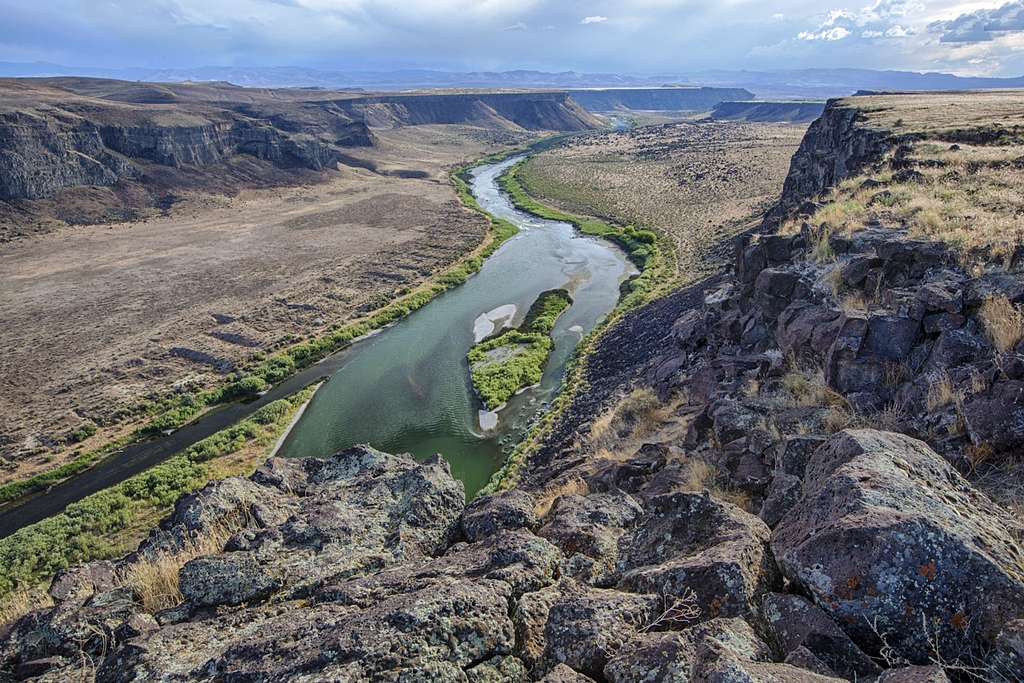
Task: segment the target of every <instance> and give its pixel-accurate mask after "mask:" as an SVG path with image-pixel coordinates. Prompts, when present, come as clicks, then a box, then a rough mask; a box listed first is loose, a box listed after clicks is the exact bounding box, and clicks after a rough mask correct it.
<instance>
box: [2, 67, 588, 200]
mask: <svg viewBox="0 0 1024 683" xmlns="http://www.w3.org/2000/svg"><path fill="white" fill-rule="evenodd" d="M31 83H32V86H31V88H29V87H28V86H26V85H25V84H24V83H23V82H17V81H0V92H2V93H5V96H7V95H9V96H10V97H9V98H8V99H9V101H8V102H6V103H4V105H2V106H0V200H18V199H42V198H47V197H53V196H54V195H56V194H57V193H58V192H60V191H61V190H65V189H68V188H75V187H81V186H90V185H93V186H111V185H114V184H116V183H117V182H119V181H122V180H131V179H136V180H145V177H146V174H147V166H148V165H150V164H154V165H157V166H165V167H171V168H183V167H204V166H210V165H213V164H218V163H221V162H223V161H225V160H227V159H229V158H230V157H232V156H233V155H238V154H244V155H249V156H253V157H256V158H257V159H261V160H266V161H269V162H271V163H272V164H274V165H275V166H277V167H280V168H285V169H289V168H299V169H310V170H314V171H322V170H324V169H329V168H332V167H334V166H336V165H337V164H338V163H344V162H347V161H349V160H350V157H349V156H348V153H347V152H346V150H347V149H348V148H352V147H368V146H372V145H373V143H374V139H373V135H372V133H371V132H370V128H371V127H379V128H393V127H397V126H409V125H423V124H466V125H474V126H482V127H486V128H492V129H499V130H507V129H516V130H553V131H580V130H586V129H589V128H594V127H597V126H599V125H601V122H600V121H599V120H597V119H596V118H594V117H593V116H592V115H591V114H589V113H587V112H586V111H585V110H583V109H582V108H581V107H580V106H579V105H578V104H576V103H575V102H573V101H572V99H570V98H569V97H568V95H566V94H565V93H496V94H473V95H463V94H442V95H387V96H365V97H353V96H348V95H343V94H341V93H330V92H326V91H325V92H317V91H312V92H310V93H308V94H304V93H303V92H302V91H298V90H287V91H264V90H247V89H244V88H236V87H233V86H218V85H210V86H193V85H162V86H150V87H146V85H147V84H127V83H121V82H118V81H102V80H94V79H49V80H41V81H32V82H31Z"/></svg>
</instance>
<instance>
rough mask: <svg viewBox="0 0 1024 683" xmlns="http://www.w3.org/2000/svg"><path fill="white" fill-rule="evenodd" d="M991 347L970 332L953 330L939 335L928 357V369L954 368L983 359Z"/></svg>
mask: <svg viewBox="0 0 1024 683" xmlns="http://www.w3.org/2000/svg"><path fill="white" fill-rule="evenodd" d="M990 349H991V347H990V346H989V345H988V343H987V342H986V341H985V340H984V339H982V338H981V337H980V336H979V335H977V334H974V333H973V332H971V331H970V330H968V329H966V328H964V329H953V330H948V331H946V332H942V333H940V334H939V338H938V339H937V340H936V341H935V344H934V346H932V350H931V353H930V354H929V355H928V363H927V367H928V368H929V369H933V370H941V369H943V368H954V367H956V366H958V365H963V364H964V363H973V362H974V361H977V360H979V359H981V358H983V357H984V356H985V355H986V354H987V353H989V350H990Z"/></svg>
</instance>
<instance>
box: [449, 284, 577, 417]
mask: <svg viewBox="0 0 1024 683" xmlns="http://www.w3.org/2000/svg"><path fill="white" fill-rule="evenodd" d="M571 305H572V297H571V296H569V292H567V291H565V290H564V289H553V290H551V291H548V292H543V293H541V295H540V296H539V297H537V300H536V301H535V302H533V305H532V306H530V310H529V312H528V313H527V314H526V319H525V320H524V321H523V324H522V325H520V326H519V328H518V329H513V330H508V331H507V332H503V333H500V334H498V335H497V336H493V337H491V338H489V339H485V340H484V341H482V342H480V343H479V344H475V345H474V346H473V348H471V349H470V350H469V353H468V354H467V355H466V357H467V359H468V360H469V365H470V370H471V376H472V379H473V388H474V389H475V390H476V393H477V395H478V396H479V397H480V400H481V401H483V403H484V406H486V407H487V409H488V410H497V409H498V408H499V407H500V406H503V405H505V403H507V402H508V400H509V399H510V398H512V397H513V396H514V395H515V394H516V392H517V391H519V390H520V389H525V388H526V387H530V386H533V385H535V384H539V383H540V381H541V379H542V378H543V377H544V367H545V366H546V365H547V363H548V359H549V358H550V357H551V351H552V350H553V349H554V342H553V341H552V340H551V332H552V331H553V330H554V329H555V323H556V322H558V318H559V316H561V315H562V313H564V312H565V310H566V309H567V308H569V307H570V306H571Z"/></svg>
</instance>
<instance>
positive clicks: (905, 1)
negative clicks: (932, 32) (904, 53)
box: [797, 0, 924, 42]
mask: <svg viewBox="0 0 1024 683" xmlns="http://www.w3.org/2000/svg"><path fill="white" fill-rule="evenodd" d="M923 8H924V6H923V5H921V4H920V3H919V2H916V1H915V0H875V2H873V3H872V4H870V5H866V6H865V7H862V8H861V9H859V10H856V11H854V10H849V9H832V10H829V11H828V13H827V14H826V15H825V16H824V19H822V20H821V22H820V23H819V24H818V26H817V27H816V28H815V29H813V30H810V31H801V32H800V33H798V34H797V39H798V40H804V41H825V42H836V41H840V40H845V39H846V38H849V37H850V36H857V35H859V37H860V38H863V39H866V40H873V39H876V38H906V37H908V36H911V35H914V33H915V31H914V30H913V28H911V27H909V26H904V25H903V24H899V23H894V22H895V20H897V19H900V18H902V17H906V16H908V15H911V14H915V13H919V12H921V11H922V10H923Z"/></svg>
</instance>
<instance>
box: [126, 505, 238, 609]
mask: <svg viewBox="0 0 1024 683" xmlns="http://www.w3.org/2000/svg"><path fill="white" fill-rule="evenodd" d="M248 520H249V514H248V511H246V513H245V514H242V515H232V516H229V517H228V518H226V519H222V520H219V521H218V522H217V523H215V524H213V525H212V526H211V527H210V528H209V529H208V530H207V531H206V532H205V533H203V534H201V535H199V536H196V537H195V538H193V539H191V540H190V541H189V542H188V543H186V545H185V547H184V548H183V549H182V550H180V551H178V552H176V553H161V554H159V555H157V556H155V557H152V558H144V559H141V560H139V561H138V562H136V563H134V564H132V565H131V566H130V567H129V568H128V569H127V570H126V571H125V573H124V574H123V575H122V576H121V577H120V583H121V585H122V586H127V587H130V588H132V589H133V590H134V591H135V593H136V594H137V595H138V596H139V599H140V600H141V601H142V605H143V607H144V608H145V610H146V611H147V612H150V613H155V612H158V611H160V610H162V609H167V608H169V607H174V606H175V605H179V604H181V603H182V602H183V601H184V597H183V596H182V594H181V587H180V585H179V583H178V575H179V572H180V571H181V568H182V567H184V566H185V565H186V564H187V563H188V562H190V561H191V560H194V559H196V558H197V557H202V556H204V555H215V554H218V553H221V552H223V551H224V545H225V544H226V543H227V541H228V539H229V538H231V536H233V535H234V534H235V533H236V532H238V531H239V530H240V529H243V528H245V527H246V526H247V524H248Z"/></svg>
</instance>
